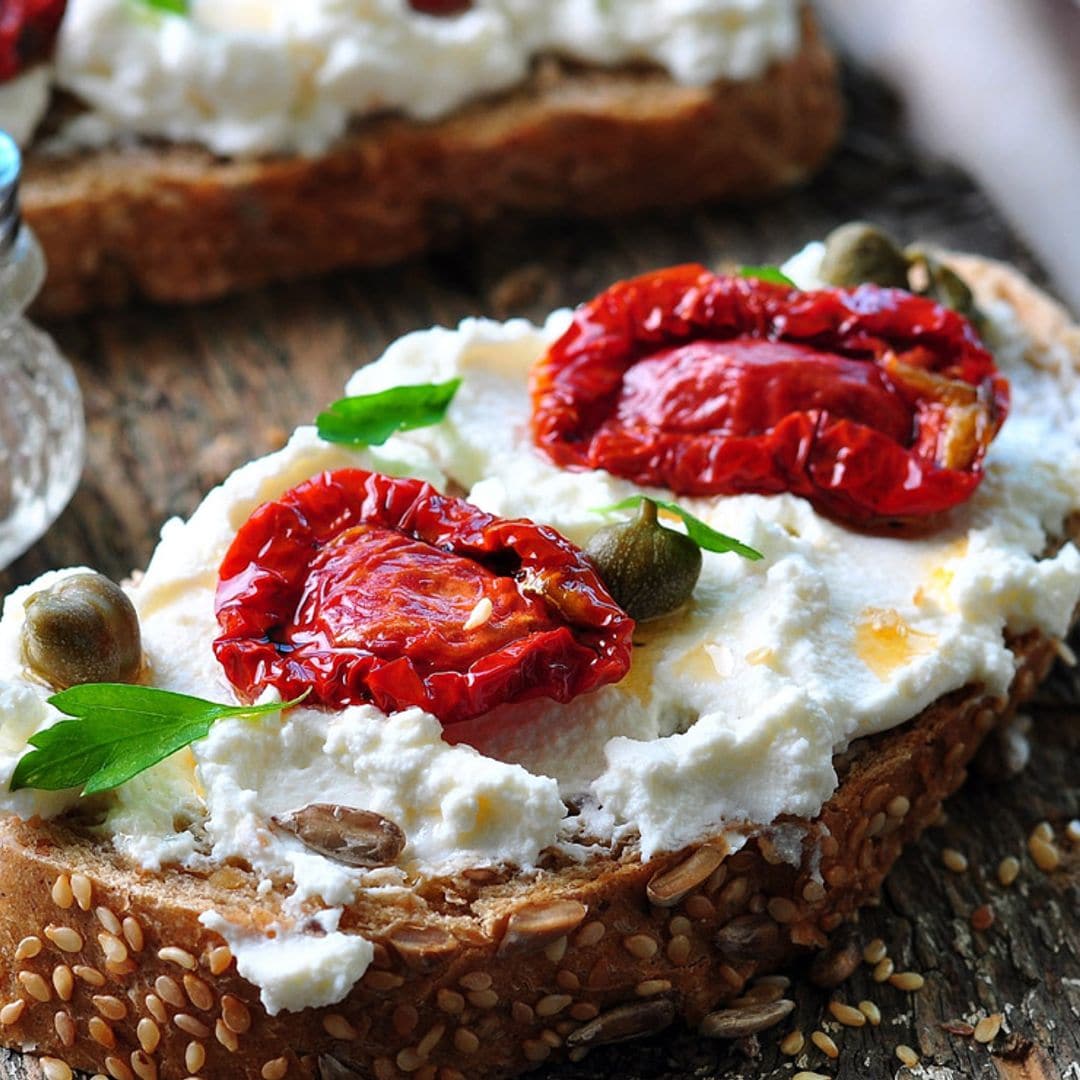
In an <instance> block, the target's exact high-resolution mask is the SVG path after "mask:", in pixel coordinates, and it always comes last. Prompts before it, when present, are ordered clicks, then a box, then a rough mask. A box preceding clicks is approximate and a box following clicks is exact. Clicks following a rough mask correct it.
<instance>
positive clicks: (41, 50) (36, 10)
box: [0, 0, 67, 82]
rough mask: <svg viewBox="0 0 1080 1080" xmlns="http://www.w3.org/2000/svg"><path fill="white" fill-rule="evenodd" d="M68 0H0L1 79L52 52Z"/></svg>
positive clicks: (10, 76) (44, 57)
mask: <svg viewBox="0 0 1080 1080" xmlns="http://www.w3.org/2000/svg"><path fill="white" fill-rule="evenodd" d="M66 7H67V0H0V82H7V81H8V80H9V79H14V78H15V76H16V75H18V74H20V73H21V72H22V71H24V70H25V69H26V68H28V67H30V66H31V65H32V64H36V63H37V62H38V61H39V60H45V59H47V58H48V57H49V55H50V54H51V53H52V49H53V45H54V43H55V42H56V35H57V34H58V33H59V31H60V22H61V20H62V19H63V17H64V10H65V8H66Z"/></svg>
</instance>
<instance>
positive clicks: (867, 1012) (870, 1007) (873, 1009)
mask: <svg viewBox="0 0 1080 1080" xmlns="http://www.w3.org/2000/svg"><path fill="white" fill-rule="evenodd" d="M859 1012H861V1013H862V1014H863V1016H865V1017H866V1019H867V1020H868V1021H869V1022H870V1026H871V1027H877V1026H878V1025H879V1024H880V1023H881V1010H880V1009H879V1008H878V1007H877V1006H876V1005H875V1004H874V1003H873V1002H872V1001H860V1002H859Z"/></svg>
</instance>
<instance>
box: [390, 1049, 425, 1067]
mask: <svg viewBox="0 0 1080 1080" xmlns="http://www.w3.org/2000/svg"><path fill="white" fill-rule="evenodd" d="M395 1061H396V1062H397V1067H398V1068H399V1069H400V1070H401V1071H402V1072H407V1073H410V1072H416V1070H417V1069H419V1068H420V1067H421V1066H422V1065H423V1064H424V1059H423V1058H422V1057H421V1056H420V1055H419V1054H418V1053H417V1052H416V1049H415V1048H414V1047H412V1046H406V1047H405V1049H404V1050H399V1051H398V1056H397V1057H396V1058H395Z"/></svg>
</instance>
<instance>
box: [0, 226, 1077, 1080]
mask: <svg viewBox="0 0 1080 1080" xmlns="http://www.w3.org/2000/svg"><path fill="white" fill-rule="evenodd" d="M787 275H790V277H789V276H787ZM868 279H869V281H870V283H863V284H855V283H856V282H858V281H862V282H866V281H867V280H868ZM828 282H841V283H843V285H842V287H834V286H830V285H827V283H828ZM878 282H880V284H878ZM973 294H974V295H973ZM954 309H959V310H954ZM1078 362H1080V339H1078V331H1077V329H1076V328H1075V327H1073V326H1071V325H1070V324H1069V322H1068V319H1067V318H1066V316H1065V315H1064V313H1063V312H1062V311H1061V309H1059V308H1058V307H1056V305H1054V304H1053V303H1052V302H1051V301H1050V300H1049V299H1047V298H1046V297H1045V296H1043V295H1042V294H1041V293H1039V292H1038V291H1037V290H1035V289H1034V287H1032V286H1031V285H1029V284H1027V283H1026V282H1025V281H1024V280H1023V279H1022V278H1020V277H1019V276H1018V275H1017V274H1016V273H1015V272H1013V271H1011V270H1010V269H1008V268H1006V267H1004V266H1001V265H998V264H993V263H990V262H987V261H985V260H981V259H977V258H971V257H948V259H947V261H946V262H944V263H943V262H941V261H939V260H938V259H937V258H935V257H932V256H930V255H927V254H925V253H911V252H909V253H906V254H905V253H902V252H899V251H897V250H896V249H895V248H894V247H892V245H891V244H890V243H889V242H888V241H887V240H885V239H884V238H883V237H881V236H880V235H879V234H876V233H875V232H873V230H868V229H866V228H865V227H858V228H856V229H854V230H844V231H841V232H840V233H838V234H834V235H833V236H832V237H831V238H830V242H829V244H828V246H827V247H823V246H822V245H820V244H816V245H811V246H810V247H809V248H807V249H806V250H805V251H803V252H802V253H800V254H799V255H798V256H797V257H795V258H794V259H792V260H791V262H789V264H788V265H787V267H786V268H785V273H781V272H779V271H777V270H774V269H769V268H758V269H754V270H747V271H745V272H744V274H743V275H735V276H717V275H715V274H712V273H710V272H708V271H707V270H705V269H704V268H702V267H699V266H683V267H677V268H674V269H669V270H664V271H660V272H658V273H654V274H649V275H646V276H644V277H642V278H638V279H636V280H633V281H628V282H623V283H620V284H617V285H615V286H613V287H612V288H611V289H609V290H608V291H606V292H605V293H603V294H602V295H601V296H599V297H597V298H596V299H595V300H593V301H591V302H590V303H588V304H586V305H584V306H583V307H581V308H580V309H578V310H577V311H576V312H569V311H559V312H556V313H555V314H553V315H552V316H551V317H550V319H549V320H548V321H547V323H546V324H545V325H544V326H542V327H537V326H534V325H532V324H530V323H528V322H525V321H522V320H517V321H513V322H509V323H505V324H500V323H494V322H490V321H486V320H476V319H472V320H467V321H466V322H464V323H463V324H462V325H461V326H460V327H459V328H458V329H456V330H450V329H433V330H428V331H424V332H420V333H415V334H411V335H409V336H408V337H406V338H404V339H402V340H401V341H399V342H397V343H396V344H395V345H393V346H392V347H391V348H390V349H389V350H388V351H387V352H386V354H385V355H384V356H383V357H382V359H380V360H379V361H377V362H376V363H374V364H372V365H371V366H369V367H366V368H364V369H362V370H361V371H359V372H357V374H356V375H355V376H354V378H353V379H352V381H351V383H350V385H349V388H348V389H349V397H347V398H345V399H343V400H342V401H340V402H338V403H335V405H334V406H333V407H331V408H330V409H328V410H327V411H326V412H325V413H324V414H323V415H322V416H321V417H320V418H319V423H318V426H317V427H301V428H299V429H298V430H297V431H296V433H295V434H294V436H293V437H292V439H291V440H290V442H289V443H288V445H287V446H286V447H285V448H284V449H282V450H280V451H279V452H277V453H274V454H271V455H270V456H268V457H266V458H263V459H261V460H258V461H255V462H252V463H251V464H249V465H246V466H244V467H243V468H241V469H239V470H237V471H236V472H235V473H234V474H233V475H232V476H231V477H230V478H229V479H228V480H227V481H226V482H225V483H224V484H223V485H222V486H221V487H219V488H217V489H216V490H214V491H213V492H211V493H210V495H209V496H207V498H206V500H205V502H204V503H203V504H202V505H201V506H200V507H199V509H198V510H196V512H195V513H194V514H193V516H192V517H191V518H190V520H188V521H186V522H182V521H179V520H175V521H171V522H169V523H168V524H167V525H166V526H165V528H164V529H163V531H162V537H161V542H160V545H159V547H158V549H157V551H156V552H155V554H154V556H153V558H152V560H151V562H150V565H149V567H148V568H147V570H146V572H145V574H143V575H141V576H139V577H138V578H137V579H136V580H134V581H133V582H132V583H130V584H128V585H127V586H126V587H125V588H124V589H123V590H121V589H120V588H118V587H117V586H115V585H113V584H112V583H110V582H108V581H106V580H105V579H103V578H102V577H100V576H99V575H96V574H94V573H93V572H92V571H90V570H86V569H72V570H63V571H58V572H53V573H48V574H46V575H44V576H43V577H42V578H40V579H39V580H37V581H35V582H33V583H31V584H29V585H27V586H25V587H23V588H20V589H18V590H16V592H14V593H13V594H12V595H11V596H10V597H9V598H8V600H7V602H6V604H5V606H4V611H3V618H2V621H0V740H2V741H0V755H2V756H0V778H2V786H3V789H4V793H3V795H2V796H0V806H2V807H3V809H4V811H5V813H4V816H3V818H2V821H0V890H2V892H3V895H4V903H3V904H2V905H0V955H2V956H3V961H4V962H3V965H2V968H0V1040H2V1041H3V1043H4V1044H5V1045H8V1046H13V1047H22V1048H29V1049H35V1050H37V1051H38V1052H39V1053H43V1054H46V1055H48V1056H49V1057H50V1059H51V1060H50V1062H49V1064H48V1068H49V1069H51V1070H52V1071H51V1072H49V1073H48V1075H49V1076H50V1077H52V1078H56V1077H61V1078H62V1077H66V1076H68V1075H69V1074H68V1072H67V1069H68V1067H69V1065H70V1066H75V1067H78V1068H83V1069H87V1070H89V1071H90V1072H96V1073H102V1074H108V1075H109V1076H111V1077H114V1078H116V1080H129V1078H131V1077H133V1076H134V1077H139V1078H140V1080H147V1078H152V1077H157V1076H161V1077H180V1076H204V1077H216V1076H239V1077H252V1078H254V1077H262V1078H264V1080H276V1078H281V1077H286V1076H310V1075H313V1074H318V1073H319V1072H320V1071H321V1073H322V1075H326V1076H339V1075H342V1073H341V1070H342V1069H345V1070H347V1069H354V1070H356V1071H357V1072H358V1073H359V1074H360V1075H364V1076H368V1075H371V1076H375V1077H378V1078H379V1080H388V1078H391V1077H397V1076H402V1075H416V1076H418V1077H425V1078H428V1080H432V1078H437V1080H454V1078H460V1077H464V1076H468V1077H481V1076H501V1075H509V1074H512V1073H516V1072H518V1071H521V1070H524V1069H526V1068H529V1067H533V1066H535V1065H536V1064H537V1063H539V1062H543V1061H545V1060H547V1059H549V1058H550V1059H552V1060H557V1059H558V1058H560V1057H562V1056H566V1055H568V1056H570V1057H571V1058H578V1057H580V1056H582V1055H584V1054H586V1053H587V1052H588V1051H589V1050H590V1049H591V1048H593V1047H596V1046H600V1045H602V1044H605V1043H610V1042H614V1041H618V1040H623V1039H628V1038H632V1037H634V1036H637V1035H642V1034H646V1033H650V1032H654V1031H657V1030H660V1029H662V1028H664V1027H665V1026H667V1025H669V1024H672V1023H673V1022H675V1021H676V1020H677V1019H681V1020H683V1021H685V1022H688V1023H690V1024H692V1025H694V1026H696V1027H698V1028H699V1029H700V1030H701V1031H702V1032H703V1033H705V1034H706V1035H713V1036H718V1037H725V1036H726V1037H731V1036H734V1035H745V1034H750V1033H753V1032H756V1031H759V1030H763V1029H765V1028H768V1027H770V1026H773V1025H776V1024H778V1023H779V1022H780V1021H782V1019H783V1017H784V1016H785V1015H786V1013H787V1012H788V1011H790V1009H791V1003H790V1002H787V1001H784V1000H782V999H781V1000H779V1001H776V1000H768V999H763V998H761V997H755V996H753V995H747V994H746V993H745V988H746V987H747V985H748V983H750V982H751V980H753V979H754V978H756V977H758V976H761V975H763V974H766V973H769V972H775V971H783V970H787V969H789V968H790V967H791V966H792V965H793V964H794V962H795V961H796V960H797V959H799V958H800V957H802V956H809V955H811V954H812V952H813V951H815V950H821V949H826V948H827V947H828V946H829V945H830V935H833V934H834V932H835V931H837V930H838V929H839V928H841V927H842V924H844V923H845V921H846V920H848V919H849V918H850V917H851V916H852V915H853V914H854V912H855V911H856V909H857V908H858V906H859V905H860V904H862V903H864V902H866V901H868V900H869V899H871V898H872V897H873V896H874V895H875V893H876V891H877V889H878V888H879V886H880V884H881V881H882V879H883V877H884V875H885V873H886V871H887V870H888V868H889V866H890V865H891V864H892V862H893V861H894V860H895V859H896V857H897V855H898V853H899V852H900V850H901V848H902V847H903V845H904V844H906V843H908V842H910V841H911V840H912V839H914V838H915V837H916V836H918V835H919V833H920V831H921V830H922V829H923V828H925V827H926V826H927V825H928V824H929V823H930V822H931V821H933V820H934V819H935V818H936V816H937V815H938V814H939V812H940V808H941V803H942V800H943V799H944V798H945V797H946V796H947V795H948V794H949V793H950V792H952V791H953V790H954V789H955V788H956V787H957V786H958V785H959V784H960V783H961V781H962V778H963V776H964V771H965V767H966V765H967V763H968V762H969V761H970V759H971V758H972V756H973V754H974V753H975V751H976V749H977V748H978V746H979V743H980V741H981V740H982V739H983V738H984V736H986V735H987V734H988V733H989V732H990V731H991V730H992V729H993V728H994V727H995V725H997V724H998V723H999V722H1001V721H1002V719H1003V718H1005V717H1006V716H1007V715H1008V713H1009V712H1010V710H1011V709H1012V708H1013V707H1014V706H1015V704H1016V703H1017V702H1018V701H1020V700H1022V699H1024V698H1025V697H1027V696H1028V695H1030V694H1031V692H1032V690H1033V688H1034V687H1035V685H1036V683H1037V682H1038V680H1039V679H1040V678H1041V677H1042V676H1043V674H1044V673H1045V672H1046V670H1047V668H1048V666H1049V665H1050V663H1051V660H1052V658H1053V657H1054V655H1055V652H1056V650H1058V649H1059V647H1060V644H1061V641H1062V639H1063V637H1064V636H1065V635H1066V633H1067V632H1068V630H1069V627H1070V623H1071V620H1072V616H1073V611H1074V608H1075V606H1076V603H1077V600H1078V598H1080V552H1078V550H1077V548H1076V547H1075V546H1074V545H1073V543H1072V542H1071V540H1070V535H1071V532H1072V528H1073V524H1072V522H1073V515H1074V514H1075V512H1076V511H1077V510H1078V509H1080V483H1078V481H1077V477H1078V476H1080V460H1078V458H1080V398H1078V395H1077V385H1076V384H1077V370H1078ZM822 955H823V956H824V957H825V961H824V962H819V963H818V965H817V977H818V978H819V979H821V980H823V981H826V982H837V981H839V980H841V979H842V978H844V977H845V976H846V974H849V973H850V971H851V969H852V967H853V964H849V963H848V961H847V958H846V954H845V953H843V952H839V953H838V952H835V951H834V952H829V951H826V952H825V953H823V954H822ZM855 959H856V961H857V959H858V954H856V957H855ZM335 1070H337V1071H335Z"/></svg>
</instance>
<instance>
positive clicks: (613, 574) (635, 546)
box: [585, 499, 701, 622]
mask: <svg viewBox="0 0 1080 1080" xmlns="http://www.w3.org/2000/svg"><path fill="white" fill-rule="evenodd" d="M585 551H586V553H587V554H588V555H589V557H590V558H591V559H592V561H593V562H594V563H595V564H596V567H597V569H598V570H599V571H600V576H601V577H602V578H603V579H604V584H605V585H606V586H607V587H608V591H609V592H610V593H611V595H612V596H613V597H614V599H615V601H616V603H617V604H618V605H619V606H620V607H621V608H622V609H623V610H624V611H625V612H626V613H627V614H628V615H629V616H630V617H631V618H633V619H636V620H637V621H638V622H642V621H644V620H646V619H657V618H659V617H660V616H661V615H670V614H671V612H673V611H676V610H678V609H679V608H680V607H682V606H683V604H685V603H686V602H687V600H689V599H690V594H691V593H692V592H693V591H694V586H695V585H696V584H697V580H698V578H699V577H700V575H701V549H700V548H699V547H698V546H697V544H695V543H694V541H693V540H691V539H690V538H689V537H688V536H686V535H685V534H683V533H681V532H676V531H675V530H674V529H666V528H664V526H663V525H661V524H660V523H659V522H658V521H657V520H656V503H654V502H651V501H650V500H649V499H642V501H641V504H640V506H639V507H638V512H637V517H635V518H634V519H633V520H632V521H623V522H620V523H619V524H618V525H609V526H608V527H607V528H606V529H601V530H600V531H599V532H598V533H596V534H594V535H593V537H592V539H591V540H590V541H589V543H588V545H587V546H586V548H585Z"/></svg>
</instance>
